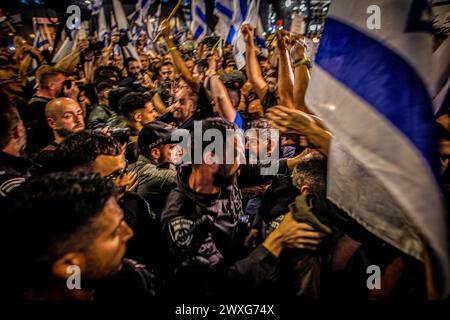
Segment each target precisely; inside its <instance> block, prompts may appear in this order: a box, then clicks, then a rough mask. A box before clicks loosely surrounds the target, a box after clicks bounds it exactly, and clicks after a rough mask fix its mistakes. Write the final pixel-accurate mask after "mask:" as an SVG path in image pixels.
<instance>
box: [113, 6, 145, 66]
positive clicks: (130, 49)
mask: <svg viewBox="0 0 450 320" xmlns="http://www.w3.org/2000/svg"><path fill="white" fill-rule="evenodd" d="M112 4H113V12H114V17H115V22H116V23H117V28H118V29H119V31H121V32H126V33H127V34H128V38H129V39H131V38H132V37H131V36H130V29H129V25H128V20H127V17H126V16H125V11H124V10H123V7H122V4H121V3H120V1H119V0H112ZM111 23H112V22H111ZM123 49H124V50H125V51H126V52H127V53H128V55H129V56H131V57H133V58H135V59H136V60H138V61H139V55H138V53H137V51H136V47H135V46H134V45H133V44H132V43H128V44H127V45H126V46H125V47H124V48H123ZM139 63H140V62H139Z"/></svg>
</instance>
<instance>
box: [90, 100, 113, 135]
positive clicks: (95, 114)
mask: <svg viewBox="0 0 450 320" xmlns="http://www.w3.org/2000/svg"><path fill="white" fill-rule="evenodd" d="M115 117H117V113H116V112H114V111H112V110H111V109H109V108H108V107H107V106H105V105H104V104H99V105H97V106H95V108H94V109H93V110H92V111H91V113H90V114H89V117H88V119H87V127H88V128H91V129H92V128H95V127H97V126H99V125H106V123H108V122H109V121H110V120H111V119H112V118H115Z"/></svg>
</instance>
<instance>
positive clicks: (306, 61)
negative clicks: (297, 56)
mask: <svg viewBox="0 0 450 320" xmlns="http://www.w3.org/2000/svg"><path fill="white" fill-rule="evenodd" d="M301 65H306V66H307V67H308V68H309V66H310V62H309V60H308V59H307V58H303V59H301V60H300V61H298V60H297V61H295V62H294V65H293V67H294V69H295V68H297V67H299V66H301Z"/></svg>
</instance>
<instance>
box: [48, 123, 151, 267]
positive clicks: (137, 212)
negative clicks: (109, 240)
mask: <svg viewBox="0 0 450 320" xmlns="http://www.w3.org/2000/svg"><path fill="white" fill-rule="evenodd" d="M55 164H56V165H57V167H58V169H60V170H70V171H73V170H82V171H86V170H87V171H93V172H96V173H99V174H100V175H101V176H102V177H105V178H106V179H110V180H113V181H114V183H115V185H116V187H117V189H118V198H119V205H120V207H121V208H122V210H123V211H124V214H125V221H126V222H127V223H128V224H129V225H130V227H131V228H132V229H133V232H134V234H135V236H134V238H133V239H131V240H130V242H129V244H128V250H127V253H126V257H128V258H131V259H133V260H137V261H139V262H141V263H144V264H146V265H147V266H149V267H154V266H155V265H156V264H157V262H156V261H155V259H157V258H158V255H155V254H154V252H155V251H157V250H159V249H158V247H157V246H158V241H159V236H158V230H159V224H158V221H156V217H155V214H154V212H153V211H152V209H151V207H150V205H149V204H148V203H147V201H145V200H144V199H143V198H142V197H141V196H140V195H138V194H137V193H135V192H132V191H133V190H134V189H135V188H136V187H137V184H138V182H137V175H136V173H134V172H127V166H128V164H127V161H126V159H125V152H124V148H123V146H122V145H121V144H120V143H119V142H118V141H117V140H115V139H114V138H112V137H110V136H108V135H106V134H103V133H98V132H90V131H82V132H77V133H73V134H71V135H69V136H68V137H67V138H66V139H65V140H64V141H63V142H62V143H61V144H60V145H58V147H57V149H56V151H55Z"/></svg>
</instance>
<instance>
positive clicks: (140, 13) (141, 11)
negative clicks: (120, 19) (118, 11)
mask: <svg viewBox="0 0 450 320" xmlns="http://www.w3.org/2000/svg"><path fill="white" fill-rule="evenodd" d="M153 2H154V0H138V1H137V3H136V7H135V10H134V11H133V13H132V14H130V15H129V16H128V20H129V21H130V24H136V25H138V26H140V27H143V26H144V24H145V23H144V20H145V17H146V16H147V12H148V9H149V8H150V6H151V5H152V4H153Z"/></svg>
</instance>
